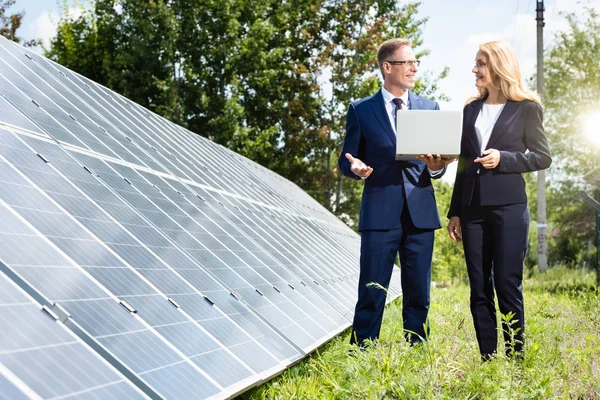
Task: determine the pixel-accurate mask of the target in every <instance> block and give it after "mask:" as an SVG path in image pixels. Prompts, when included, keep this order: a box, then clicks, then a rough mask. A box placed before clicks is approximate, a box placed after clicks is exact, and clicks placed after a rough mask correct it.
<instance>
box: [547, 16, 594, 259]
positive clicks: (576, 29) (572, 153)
mask: <svg viewBox="0 0 600 400" xmlns="http://www.w3.org/2000/svg"><path fill="white" fill-rule="evenodd" d="M585 11H586V12H585V13H584V14H582V15H577V14H575V13H569V14H566V15H565V18H566V20H567V22H568V28H566V29H565V30H563V31H561V32H559V33H557V34H556V36H555V38H554V41H553V43H552V45H551V46H550V48H548V49H547V50H546V53H545V55H544V57H545V63H544V74H545V97H544V105H545V118H546V121H545V125H546V132H547V135H548V137H549V141H550V145H551V148H552V153H553V165H552V167H551V169H550V175H549V176H550V181H551V185H550V188H549V192H548V202H547V204H548V221H549V228H550V229H549V231H552V230H554V232H555V233H557V234H558V236H557V237H556V238H554V239H550V240H549V241H548V250H549V252H548V259H549V262H550V263H551V264H552V263H559V262H569V263H573V264H577V265H581V266H590V265H593V263H594V261H593V248H592V241H593V237H594V225H595V223H594V210H593V208H592V207H591V206H590V205H588V204H587V203H585V202H584V201H583V200H582V199H581V197H580V196H579V195H578V191H579V190H588V191H589V190H590V189H591V187H590V186H589V185H587V184H586V183H585V182H584V181H583V179H582V177H583V174H584V173H585V172H587V171H589V170H591V169H592V168H593V167H594V166H598V165H600V162H599V161H600V149H598V148H597V147H596V148H595V147H594V146H593V145H591V143H589V142H587V141H586V138H585V137H584V135H583V134H582V125H583V123H584V120H585V117H586V116H587V115H589V114H590V113H592V112H599V111H600V98H599V97H598V91H599V89H600V18H599V16H598V14H597V13H596V12H595V11H594V10H593V9H589V8H586V9H585Z"/></svg>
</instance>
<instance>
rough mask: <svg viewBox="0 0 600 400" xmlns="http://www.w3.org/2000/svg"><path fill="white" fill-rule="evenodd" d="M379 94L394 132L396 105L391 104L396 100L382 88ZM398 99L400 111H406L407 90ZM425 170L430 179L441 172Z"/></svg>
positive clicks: (440, 170)
mask: <svg viewBox="0 0 600 400" xmlns="http://www.w3.org/2000/svg"><path fill="white" fill-rule="evenodd" d="M381 94H382V95H383V102H384V103H385V110H386V111H387V116H388V118H389V119H390V125H392V128H393V129H394V132H396V118H394V116H395V115H396V105H395V104H394V103H393V102H392V100H394V99H396V98H397V97H395V96H394V95H393V94H391V93H390V92H388V91H387V90H386V89H385V88H384V87H382V88H381ZM400 99H401V100H402V109H403V110H408V90H407V91H405V92H404V94H403V95H402V96H400ZM427 169H428V170H429V175H430V176H432V177H434V176H437V175H439V174H440V173H441V172H442V171H443V170H442V169H439V170H437V171H432V170H430V169H429V168H427Z"/></svg>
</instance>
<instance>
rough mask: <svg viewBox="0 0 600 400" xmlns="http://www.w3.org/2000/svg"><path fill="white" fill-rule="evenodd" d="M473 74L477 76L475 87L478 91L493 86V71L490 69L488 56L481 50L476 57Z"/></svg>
mask: <svg viewBox="0 0 600 400" xmlns="http://www.w3.org/2000/svg"><path fill="white" fill-rule="evenodd" d="M471 72H473V73H474V74H475V86H477V88H478V89H484V88H489V87H490V86H492V71H491V70H490V68H489V65H488V58H487V56H486V55H485V54H484V53H483V52H482V51H481V50H479V51H478V52H477V55H476V56H475V66H474V67H473V69H472V70H471Z"/></svg>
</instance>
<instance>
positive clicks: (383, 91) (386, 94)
mask: <svg viewBox="0 0 600 400" xmlns="http://www.w3.org/2000/svg"><path fill="white" fill-rule="evenodd" d="M381 94H382V95H383V101H384V102H385V103H386V104H388V103H391V102H392V100H394V99H395V98H396V97H394V95H393V94H391V93H390V92H388V91H387V90H386V89H385V88H384V87H382V88H381ZM400 98H401V99H402V102H403V103H404V104H405V105H406V106H407V107H408V90H407V91H405V92H404V94H403V95H402V96H400Z"/></svg>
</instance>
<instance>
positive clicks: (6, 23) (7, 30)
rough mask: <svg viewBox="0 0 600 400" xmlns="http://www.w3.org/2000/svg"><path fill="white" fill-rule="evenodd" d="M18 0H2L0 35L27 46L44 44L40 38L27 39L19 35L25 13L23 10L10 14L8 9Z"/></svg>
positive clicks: (0, 6) (0, 5)
mask: <svg viewBox="0 0 600 400" xmlns="http://www.w3.org/2000/svg"><path fill="white" fill-rule="evenodd" d="M15 1H16V0H0V36H4V37H5V38H7V39H9V40H12V41H14V42H17V43H21V44H22V45H23V46H26V47H35V46H37V45H40V44H42V42H41V40H39V39H30V40H25V39H23V38H21V37H19V36H17V30H18V29H19V28H20V27H21V24H22V23H23V18H24V17H25V13H24V12H23V11H21V12H17V13H15V14H11V15H8V14H7V12H8V9H9V8H11V7H12V6H14V5H15Z"/></svg>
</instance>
